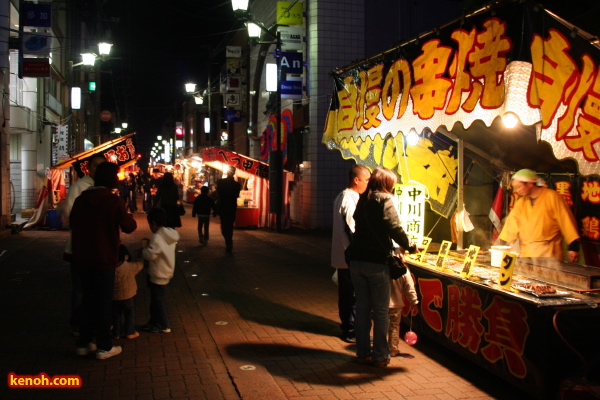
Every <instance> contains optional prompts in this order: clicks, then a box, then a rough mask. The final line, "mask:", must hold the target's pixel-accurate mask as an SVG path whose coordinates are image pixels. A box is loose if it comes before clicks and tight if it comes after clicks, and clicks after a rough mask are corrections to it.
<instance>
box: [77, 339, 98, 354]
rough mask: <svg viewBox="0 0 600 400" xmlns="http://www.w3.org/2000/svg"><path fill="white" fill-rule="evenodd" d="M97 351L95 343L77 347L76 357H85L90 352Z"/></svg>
mask: <svg viewBox="0 0 600 400" xmlns="http://www.w3.org/2000/svg"><path fill="white" fill-rule="evenodd" d="M96 350H97V347H96V343H92V342H90V343H88V345H87V346H86V347H78V348H77V355H78V356H87V355H88V354H90V353H91V352H94V351H96Z"/></svg>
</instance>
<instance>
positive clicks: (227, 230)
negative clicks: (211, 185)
mask: <svg viewBox="0 0 600 400" xmlns="http://www.w3.org/2000/svg"><path fill="white" fill-rule="evenodd" d="M234 176H235V167H230V168H229V170H228V171H227V177H226V178H223V179H219V180H218V181H217V195H218V200H217V207H218V210H219V216H220V217H221V234H222V235H223V238H224V239H225V251H226V252H227V253H231V252H232V251H233V224H234V223H235V216H236V213H237V199H238V197H240V190H241V186H240V183H239V182H237V181H236V180H235V179H234Z"/></svg>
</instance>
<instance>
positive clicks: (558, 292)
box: [512, 285, 569, 298]
mask: <svg viewBox="0 0 600 400" xmlns="http://www.w3.org/2000/svg"><path fill="white" fill-rule="evenodd" d="M512 287H513V288H514V289H517V290H519V291H521V292H525V293H529V294H532V295H534V296H535V297H539V298H545V297H565V296H567V295H568V294H569V292H565V291H564V290H558V289H555V290H556V292H555V293H537V292H535V291H533V290H531V289H528V288H526V287H523V286H520V285H512Z"/></svg>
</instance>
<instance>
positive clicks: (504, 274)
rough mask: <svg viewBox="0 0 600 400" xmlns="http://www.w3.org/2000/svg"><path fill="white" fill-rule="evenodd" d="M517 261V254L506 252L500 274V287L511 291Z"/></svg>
mask: <svg viewBox="0 0 600 400" xmlns="http://www.w3.org/2000/svg"><path fill="white" fill-rule="evenodd" d="M516 261H517V255H516V254H515V253H509V252H508V251H505V252H504V255H503V256H502V266H501V267H500V274H499V275H498V285H500V286H501V287H502V289H504V290H510V284H511V282H512V276H513V272H514V271H515V264H516Z"/></svg>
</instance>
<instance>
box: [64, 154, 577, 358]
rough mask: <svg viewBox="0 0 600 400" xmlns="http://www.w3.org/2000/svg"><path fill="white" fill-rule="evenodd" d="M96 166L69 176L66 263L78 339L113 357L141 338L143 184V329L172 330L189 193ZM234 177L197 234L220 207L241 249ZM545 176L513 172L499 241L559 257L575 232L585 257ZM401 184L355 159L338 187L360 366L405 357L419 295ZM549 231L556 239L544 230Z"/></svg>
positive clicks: (346, 330)
mask: <svg viewBox="0 0 600 400" xmlns="http://www.w3.org/2000/svg"><path fill="white" fill-rule="evenodd" d="M88 169H89V175H87V176H83V177H81V178H80V179H79V180H78V181H77V182H75V183H74V184H73V185H71V188H70V190H69V194H68V196H67V198H66V200H65V206H64V214H65V217H66V218H68V220H69V225H70V227H71V235H70V237H69V239H68V241H67V245H66V247H65V260H67V261H69V262H70V264H71V276H72V283H73V284H72V314H71V325H72V327H73V333H74V334H75V335H76V336H78V341H77V353H78V354H80V355H87V354H89V353H90V352H95V353H96V358H97V359H101V360H103V359H106V358H110V357H113V356H115V355H118V354H120V353H121V351H122V348H121V347H120V346H115V345H113V342H112V340H113V339H115V338H121V339H123V338H126V339H135V338H136V337H138V336H139V333H138V332H137V331H136V330H135V324H134V322H135V310H134V297H135V295H136V293H137V284H136V278H135V277H136V275H137V274H138V273H139V272H140V271H141V270H142V269H143V267H142V261H136V260H133V259H132V258H131V256H130V254H129V252H128V251H127V249H126V248H124V246H122V244H121V232H123V233H131V232H133V231H135V230H136V229H137V223H136V221H135V219H134V217H133V213H135V212H136V211H137V205H136V198H137V197H136V193H141V194H143V196H144V198H143V201H142V203H143V212H144V213H146V214H147V222H148V226H149V228H150V230H151V231H152V233H153V235H152V236H151V237H150V238H149V239H144V240H143V241H142V242H143V243H142V244H141V247H140V249H139V254H138V258H139V259H141V260H143V265H144V266H145V267H146V268H145V269H146V270H147V277H148V286H149V287H150V319H149V321H148V322H147V323H146V324H145V325H143V326H142V327H141V329H142V330H144V331H147V332H153V333H170V332H171V327H170V323H169V317H168V312H167V307H166V299H165V293H166V286H167V285H168V284H169V281H170V280H171V278H172V277H173V274H174V269H175V249H176V246H177V242H178V241H179V239H180V235H179V233H178V232H177V231H176V228H178V227H181V215H182V211H181V207H180V205H181V201H182V190H181V185H178V183H177V182H176V180H175V179H174V176H173V174H172V173H171V172H165V173H164V174H163V175H162V176H161V174H160V173H159V171H158V170H154V171H153V175H152V176H150V175H147V174H138V175H137V176H136V175H134V174H129V175H128V176H127V178H126V179H125V180H124V181H119V179H118V172H119V167H118V166H117V165H116V164H113V163H110V162H106V161H105V160H104V159H103V157H98V156H93V157H92V158H91V159H90V160H89V168H88ZM234 176H235V169H234V168H231V169H230V170H229V171H227V176H226V177H225V178H223V179H220V180H218V181H217V182H216V184H215V190H214V192H213V193H212V196H211V193H209V189H208V187H206V186H204V187H202V188H201V190H200V194H199V195H198V196H197V198H196V199H195V201H194V204H193V207H192V216H193V217H194V218H197V221H198V240H199V242H200V244H201V245H204V246H206V245H207V244H208V240H209V230H208V227H209V222H210V216H211V214H212V215H213V216H216V215H219V216H220V219H221V233H222V235H223V238H224V240H225V248H226V252H227V253H231V252H232V251H233V226H234V223H235V217H236V210H237V199H238V197H239V195H240V189H241V186H240V183H239V182H237V181H236V180H235V178H234ZM536 182H537V177H536V174H535V173H534V172H533V171H529V170H521V171H519V172H517V173H516V174H515V175H513V182H512V185H513V188H514V190H515V191H516V193H518V194H519V195H520V196H521V199H519V201H518V202H517V204H516V205H515V208H514V209H513V210H512V212H511V213H510V214H509V215H508V217H507V221H506V225H505V229H504V230H503V231H502V233H501V235H500V238H501V239H503V240H506V241H508V242H512V241H514V240H515V239H520V241H521V242H522V244H521V246H522V249H523V251H524V252H529V253H531V254H549V255H551V256H553V257H556V258H560V257H561V255H560V254H559V253H560V248H559V245H558V244H557V243H561V242H562V240H563V239H566V240H567V243H568V245H569V247H568V250H569V254H568V255H569V259H570V260H572V261H573V260H575V261H576V260H577V250H578V244H579V236H578V234H577V230H576V226H574V225H573V220H574V218H573V217H572V214H570V211H569V210H568V207H567V206H566V205H565V204H562V203H561V201H562V200H561V198H560V196H558V195H556V194H555V192H553V191H551V190H550V189H547V188H543V187H542V186H541V185H539V186H538V185H536ZM396 183H397V176H396V174H395V173H394V172H393V171H391V170H389V169H386V168H382V167H377V168H375V169H374V170H373V171H372V173H371V172H370V171H369V169H368V168H366V167H364V166H360V165H355V166H353V167H352V168H351V169H350V171H349V175H348V187H347V188H346V189H345V190H343V191H342V192H341V193H340V194H339V195H338V196H337V198H336V199H335V202H334V209H333V215H334V220H333V230H332V246H331V266H332V267H334V268H335V274H334V278H335V279H334V280H335V281H336V283H337V284H338V311H339V318H340V322H341V324H340V328H341V338H342V340H344V341H346V342H351V343H356V348H357V350H356V355H357V362H358V363H360V364H365V365H371V366H375V367H385V366H387V365H388V364H389V363H390V358H391V357H394V356H397V355H399V354H400V348H399V344H400V320H401V312H402V310H403V309H405V304H404V300H405V299H407V300H408V301H409V303H410V304H409V306H410V307H409V312H412V310H414V309H415V308H416V306H417V305H418V303H419V300H418V296H417V293H416V291H415V287H414V282H413V278H412V275H411V273H410V270H408V269H405V270H404V271H403V273H402V274H401V275H400V277H396V279H393V278H392V277H391V275H390V267H389V260H390V256H392V255H397V256H399V257H400V259H402V256H403V254H404V253H405V252H408V253H415V252H416V251H417V248H416V246H415V245H414V244H412V243H411V242H410V241H409V238H408V236H407V235H406V233H405V232H404V230H403V228H402V225H401V215H399V211H398V204H397V197H396V196H394V195H393V189H394V185H395V184H396ZM132 204H133V205H132ZM534 205H536V207H534ZM552 210H555V211H556V210H559V211H560V213H559V216H558V217H556V216H555V217H552V216H551V214H552ZM532 219H533V220H536V221H537V223H536V224H535V229H532V226H531V224H527V222H526V221H527V220H532ZM536 235H537V236H536ZM540 235H541V236H540ZM544 235H546V236H548V235H550V236H551V239H552V240H537V239H536V238H537V237H538V236H539V237H544ZM532 246H536V247H535V251H534V250H532V249H530V247H532ZM544 246H546V247H545V248H544ZM532 248H533V247H532ZM529 253H527V254H529ZM371 334H372V340H371Z"/></svg>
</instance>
